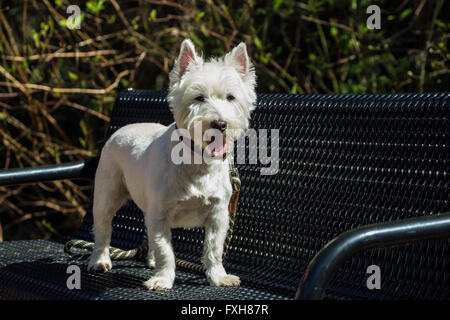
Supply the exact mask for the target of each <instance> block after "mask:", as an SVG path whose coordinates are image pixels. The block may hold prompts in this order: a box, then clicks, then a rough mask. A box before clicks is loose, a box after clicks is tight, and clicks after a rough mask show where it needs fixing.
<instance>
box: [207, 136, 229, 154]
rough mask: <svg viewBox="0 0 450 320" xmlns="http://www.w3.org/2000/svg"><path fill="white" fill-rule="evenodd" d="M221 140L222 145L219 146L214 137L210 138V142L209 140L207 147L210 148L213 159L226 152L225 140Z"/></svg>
mask: <svg viewBox="0 0 450 320" xmlns="http://www.w3.org/2000/svg"><path fill="white" fill-rule="evenodd" d="M219 140H220V139H219ZM222 140H223V141H222V144H220V143H219V141H217V142H216V141H215V137H212V138H211V140H209V142H208V145H209V146H210V150H211V155H212V156H213V157H220V156H222V155H223V154H224V153H225V152H226V149H227V148H226V147H227V142H226V140H225V139H222Z"/></svg>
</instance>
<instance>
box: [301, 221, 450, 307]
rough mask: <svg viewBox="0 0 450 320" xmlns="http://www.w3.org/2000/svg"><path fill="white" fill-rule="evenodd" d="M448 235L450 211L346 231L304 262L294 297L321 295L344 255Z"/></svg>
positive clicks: (319, 296)
mask: <svg viewBox="0 0 450 320" xmlns="http://www.w3.org/2000/svg"><path fill="white" fill-rule="evenodd" d="M447 238H450V213H443V214H435V215H431V216H426V217H419V218H411V219H404V220H399V221H393V222H385V223H379V224H372V225H367V226H363V227H359V228H356V229H353V230H350V231H347V232H345V233H343V234H341V235H339V236H337V237H336V238H334V239H333V240H331V241H330V242H328V244H327V245H326V246H325V247H324V248H323V249H322V250H320V251H319V253H318V254H317V255H316V256H315V257H314V259H313V260H312V261H311V262H310V264H309V265H308V268H307V269H306V272H305V274H304V276H303V278H302V281H301V282H300V285H299V287H298V290H297V294H296V296H295V299H297V300H319V299H323V298H324V295H325V290H326V288H327V285H328V284H329V282H330V280H331V279H332V278H333V276H334V274H335V273H336V271H337V270H338V268H339V267H340V265H341V264H342V263H343V262H344V261H345V260H346V259H348V258H350V257H352V256H354V255H356V254H358V253H360V252H362V251H365V250H368V249H372V248H382V247H391V246H396V245H402V244H409V243H411V242H418V241H425V240H438V239H447Z"/></svg>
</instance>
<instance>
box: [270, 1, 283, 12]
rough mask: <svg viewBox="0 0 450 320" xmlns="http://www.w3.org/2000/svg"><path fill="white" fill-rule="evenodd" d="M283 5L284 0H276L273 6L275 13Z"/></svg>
mask: <svg viewBox="0 0 450 320" xmlns="http://www.w3.org/2000/svg"><path fill="white" fill-rule="evenodd" d="M282 4H283V0H275V1H274V2H273V5H272V9H273V11H277V10H278V8H279V7H280V6H281V5H282Z"/></svg>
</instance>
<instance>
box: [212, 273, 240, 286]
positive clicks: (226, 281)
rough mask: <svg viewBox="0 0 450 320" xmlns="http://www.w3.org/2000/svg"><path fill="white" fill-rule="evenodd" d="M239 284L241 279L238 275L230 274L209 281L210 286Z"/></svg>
mask: <svg viewBox="0 0 450 320" xmlns="http://www.w3.org/2000/svg"><path fill="white" fill-rule="evenodd" d="M240 284H241V279H239V277H238V276H234V275H232V274H227V275H226V276H223V277H221V278H219V279H218V280H217V281H214V282H212V283H211V285H212V286H217V287H239V286H240Z"/></svg>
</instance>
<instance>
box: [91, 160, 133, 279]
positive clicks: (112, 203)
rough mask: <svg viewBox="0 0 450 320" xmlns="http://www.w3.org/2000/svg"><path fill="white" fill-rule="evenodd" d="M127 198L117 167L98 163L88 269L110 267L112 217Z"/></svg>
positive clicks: (105, 268) (107, 269) (101, 269)
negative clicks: (91, 243) (91, 246)
mask: <svg viewBox="0 0 450 320" xmlns="http://www.w3.org/2000/svg"><path fill="white" fill-rule="evenodd" d="M127 199H128V191H127V189H126V187H125V185H124V182H123V179H122V173H121V172H120V170H119V169H118V168H115V167H112V164H110V166H109V168H105V167H104V166H102V163H100V164H99V167H98V170H97V173H96V175H95V189H94V206H93V216H94V228H93V232H94V238H95V246H94V250H93V252H92V255H91V257H90V260H89V264H88V270H96V271H103V272H105V271H109V270H111V268H112V264H111V259H110V256H109V244H110V241H111V232H112V219H113V217H114V214H115V213H116V212H117V210H119V209H120V207H121V206H122V205H123V204H125V202H126V201H127Z"/></svg>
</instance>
